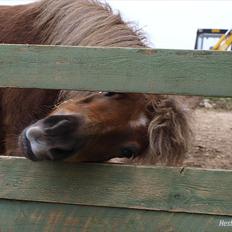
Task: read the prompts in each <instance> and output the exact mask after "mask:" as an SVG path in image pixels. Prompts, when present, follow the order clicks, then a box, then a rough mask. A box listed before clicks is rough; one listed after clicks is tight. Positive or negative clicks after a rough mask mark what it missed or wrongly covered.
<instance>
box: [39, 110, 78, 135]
mask: <svg viewBox="0 0 232 232" xmlns="http://www.w3.org/2000/svg"><path fill="white" fill-rule="evenodd" d="M43 124H44V132H45V134H47V135H53V136H55V135H62V134H65V133H72V132H73V131H75V129H76V127H77V126H78V125H79V124H80V120H79V118H78V117H77V116H71V115H52V116H50V117H48V118H46V119H44V121H43Z"/></svg>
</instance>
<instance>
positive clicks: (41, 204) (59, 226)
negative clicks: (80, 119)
mask: <svg viewBox="0 0 232 232" xmlns="http://www.w3.org/2000/svg"><path fill="white" fill-rule="evenodd" d="M0 86H2V87H20V88H24V87H26V88H29V87H33V88H49V89H56V88H58V89H60V88H62V89H63V88H64V89H78V90H105V91H109V90H110V91H120V92H121V91H126V92H148V93H169V94H188V95H207V96H232V53H230V52H206V51H179V50H178V51H177V50H176V51H175V50H151V49H118V48H78V47H55V46H26V45H1V46H0ZM228 139H229V138H228ZM231 179H232V171H226V170H204V169H193V168H168V167H155V166H134V165H131V166H128V165H111V164H65V163H62V162H61V163H59V162H58V163H52V162H42V163H33V162H31V161H29V160H26V159H23V158H9V157H1V158H0V232H5V231H115V232H118V231H139V232H140V231H154V232H156V231H161V232H166V231H167V232H171V231H177V232H179V231H183V232H188V231H194V232H195V231H196V232H201V231H209V232H213V231H232V185H231Z"/></svg>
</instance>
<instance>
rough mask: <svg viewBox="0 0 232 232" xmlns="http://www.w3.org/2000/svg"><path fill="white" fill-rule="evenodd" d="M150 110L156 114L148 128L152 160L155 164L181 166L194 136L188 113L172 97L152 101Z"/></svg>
mask: <svg viewBox="0 0 232 232" xmlns="http://www.w3.org/2000/svg"><path fill="white" fill-rule="evenodd" d="M149 108H150V110H151V109H153V114H154V115H153V119H152V120H151V122H150V124H149V127H148V133H149V142H150V149H149V152H148V154H150V155H149V156H150V159H152V160H153V162H154V163H157V162H158V163H165V164H167V165H181V164H182V163H183V159H184V157H185V153H186V152H187V151H188V149H189V144H190V138H191V134H192V132H191V129H190V127H189V123H188V120H187V118H188V117H187V116H186V114H187V112H185V111H184V110H183V109H181V107H180V106H179V105H177V103H176V101H174V99H172V98H171V97H161V99H160V100H159V101H151V102H150V103H149ZM150 162H151V161H150Z"/></svg>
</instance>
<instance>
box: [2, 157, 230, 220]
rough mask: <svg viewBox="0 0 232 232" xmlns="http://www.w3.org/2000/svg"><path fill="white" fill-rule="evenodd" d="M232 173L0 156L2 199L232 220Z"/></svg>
mask: <svg viewBox="0 0 232 232" xmlns="http://www.w3.org/2000/svg"><path fill="white" fill-rule="evenodd" d="M231 175H232V171H223V170H221V171H216V170H212V171H209V170H201V169H192V168H186V169H183V168H168V167H155V166H131V165H110V164H65V163H62V162H61V163H54V162H38V163H32V162H31V161H29V160H26V159H15V158H11V159H7V158H4V157H2V158H0V176H1V179H0V198H1V199H12V200H13V199H14V200H27V201H39V202H53V203H67V204H77V205H92V206H107V207H121V208H131V209H145V210H163V211H169V212H189V213H204V214H215V215H230V216H232V210H231V209H232V201H231V199H232V185H231Z"/></svg>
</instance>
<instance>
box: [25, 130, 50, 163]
mask: <svg viewBox="0 0 232 232" xmlns="http://www.w3.org/2000/svg"><path fill="white" fill-rule="evenodd" d="M43 135H44V132H43V130H42V129H41V128H40V127H38V126H31V127H29V128H28V129H27V131H26V137H27V139H28V140H29V142H30V145H31V150H32V152H33V154H34V155H35V156H36V157H37V158H39V159H40V158H44V157H45V156H49V157H50V158H52V156H51V154H50V152H49V149H48V146H47V144H46V142H45V141H44V138H43Z"/></svg>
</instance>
